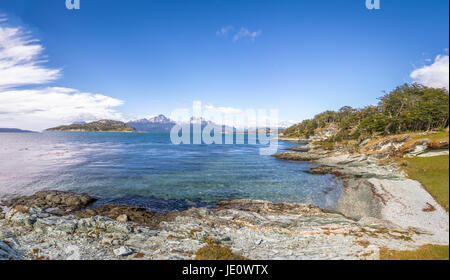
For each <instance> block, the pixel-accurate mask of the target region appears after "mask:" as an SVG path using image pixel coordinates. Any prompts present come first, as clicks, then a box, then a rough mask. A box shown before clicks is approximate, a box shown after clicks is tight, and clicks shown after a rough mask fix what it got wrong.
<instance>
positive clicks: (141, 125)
mask: <svg viewBox="0 0 450 280" xmlns="http://www.w3.org/2000/svg"><path fill="white" fill-rule="evenodd" d="M128 125H130V126H132V127H134V128H135V129H136V130H138V131H145V132H170V130H171V129H172V127H174V126H175V125H176V123H175V122H174V121H172V120H171V119H169V118H167V117H166V116H164V115H158V116H156V117H153V118H149V119H141V120H135V121H130V122H128Z"/></svg>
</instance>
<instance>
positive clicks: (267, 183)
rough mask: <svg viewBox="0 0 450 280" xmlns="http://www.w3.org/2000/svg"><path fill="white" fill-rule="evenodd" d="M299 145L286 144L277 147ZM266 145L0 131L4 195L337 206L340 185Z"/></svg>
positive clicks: (166, 204)
mask: <svg viewBox="0 0 450 280" xmlns="http://www.w3.org/2000/svg"><path fill="white" fill-rule="evenodd" d="M292 146H294V144H291V143H286V142H280V143H279V151H282V150H283V149H286V148H288V147H292ZM259 148H261V145H249V144H244V145H173V144H171V142H170V137H169V134H168V133H153V134H150V133H148V134H142V133H82V132H58V133H50V132H49V133H23V134H21V133H17V134H9V133H8V134H7V133H4V134H0V199H5V198H9V197H12V196H17V195H23V194H31V193H33V192H35V191H37V190H42V189H58V190H68V191H74V192H79V193H87V194H90V195H94V196H97V197H99V198H100V199H99V201H98V202H97V204H104V203H110V202H113V203H119V204H128V205H140V206H144V207H146V208H148V209H152V210H157V211H172V210H183V209H186V208H189V207H192V206H214V203H215V202H217V201H219V200H224V199H229V198H251V199H263V200H269V201H273V202H280V201H290V202H301V203H312V204H315V205H318V206H321V207H324V208H330V209H335V208H336V205H337V201H338V199H339V197H340V195H341V185H340V183H339V182H338V181H336V180H335V178H334V176H332V175H310V174H306V173H303V172H302V171H304V170H308V169H309V168H311V167H312V166H313V165H312V164H310V163H303V162H289V161H282V160H278V159H275V158H273V157H271V156H263V155H260V154H259Z"/></svg>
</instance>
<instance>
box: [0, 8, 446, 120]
mask: <svg viewBox="0 0 450 280" xmlns="http://www.w3.org/2000/svg"><path fill="white" fill-rule="evenodd" d="M80 2H81V9H80V10H67V9H66V7H65V0H43V1H35V0H1V2H0V14H3V15H4V16H6V17H7V22H6V23H4V24H5V25H6V24H7V25H8V26H20V28H21V29H22V30H26V31H27V32H30V34H31V35H32V37H33V38H36V39H39V41H40V44H41V45H42V46H43V48H45V50H43V52H42V53H41V55H43V56H45V59H46V62H45V67H47V68H49V69H60V70H61V73H60V75H59V78H58V79H53V80H52V82H50V83H47V84H45V86H50V87H64V88H74V89H77V90H79V91H81V92H89V93H99V94H102V95H105V96H108V97H112V98H114V99H118V100H121V101H123V105H121V106H120V107H116V108H115V109H114V110H116V111H119V112H120V113H123V114H124V115H126V116H128V117H146V116H151V115H155V114H159V113H164V114H170V112H171V111H172V110H173V109H175V108H179V107H189V106H190V104H192V101H194V100H200V101H202V102H204V103H207V104H212V105H214V106H217V107H222V106H223V107H232V108H241V109H247V108H255V109H258V108H266V109H272V108H273V109H279V110H280V119H282V120H302V119H305V118H310V117H313V116H314V114H316V113H319V112H321V111H323V110H327V109H338V108H340V107H342V106H344V105H350V106H354V107H360V106H364V105H367V104H374V103H376V102H377V100H376V98H377V97H379V96H381V95H382V91H383V90H386V91H389V90H391V89H393V88H394V87H395V86H397V85H400V84H402V83H405V82H411V81H412V80H413V79H412V78H411V77H410V75H411V73H412V72H413V71H414V70H416V69H420V68H421V67H424V66H427V65H432V64H433V63H434V61H435V59H436V57H437V56H438V55H441V56H447V64H448V47H449V37H448V36H449V1H446V0H428V1H425V0H409V1H406V0H381V9H380V10H368V9H366V7H365V0H339V1H338V0H320V1H319V0H304V1H300V0H299V1H293V0H276V1H275V0H257V1H256V0H189V1H188V0H177V1H175V0H148V1H140V0H131V1H125V0H81V1H80ZM227 27H232V28H227ZM222 28H225V29H224V30H228V32H223V33H221V32H220V30H221V29H222ZM240 31H241V35H243V36H242V37H240V38H237V37H235V36H236V34H237V33H238V32H240ZM225 33H226V34H225ZM252 36H253V37H252ZM447 73H448V71H447ZM37 86H38V87H43V86H44V85H43V83H42V84H40V85H37ZM21 87H22V88H27V87H28V86H27V85H21ZM0 94H1V92H0ZM0 124H1V123H0Z"/></svg>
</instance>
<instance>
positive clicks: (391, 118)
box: [284, 83, 449, 141]
mask: <svg viewBox="0 0 450 280" xmlns="http://www.w3.org/2000/svg"><path fill="white" fill-rule="evenodd" d="M448 99H449V92H448V90H447V89H445V88H430V87H426V86H424V85H420V84H417V83H414V84H404V85H402V86H399V87H397V88H395V89H394V90H393V91H391V92H390V93H386V94H385V95H384V96H382V97H380V98H378V100H379V102H378V104H377V105H371V106H366V107H364V108H360V109H355V108H352V107H350V106H345V107H342V108H341V109H339V110H338V111H325V112H323V113H320V114H318V115H316V116H315V117H314V118H313V119H309V120H304V121H303V122H301V123H299V124H296V125H294V126H291V127H289V128H288V129H286V131H285V132H284V134H285V135H286V136H300V137H306V138H308V137H309V136H312V135H314V132H315V130H316V129H318V128H325V127H327V126H328V125H329V124H331V123H334V124H336V125H338V126H339V129H340V131H339V133H338V134H337V135H336V136H335V137H334V139H333V140H336V141H339V140H344V139H359V138H361V137H367V136H373V135H390V134H398V133H405V132H414V131H429V130H437V129H443V128H446V127H448V125H449V104H448Z"/></svg>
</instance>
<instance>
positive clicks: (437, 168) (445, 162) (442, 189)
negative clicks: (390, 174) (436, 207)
mask: <svg viewBox="0 0 450 280" xmlns="http://www.w3.org/2000/svg"><path fill="white" fill-rule="evenodd" d="M400 166H402V167H403V168H404V169H405V171H406V173H407V174H408V177H409V178H411V179H413V180H417V181H419V182H420V183H421V184H422V185H423V186H424V187H425V189H426V190H427V191H428V192H429V193H430V194H431V195H432V196H433V197H434V198H435V199H436V201H437V202H438V203H439V204H441V205H442V206H443V207H444V208H445V209H447V211H448V208H449V202H448V201H449V169H448V167H449V156H448V155H445V156H436V157H424V158H421V157H415V158H404V159H402V160H401V161H400Z"/></svg>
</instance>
